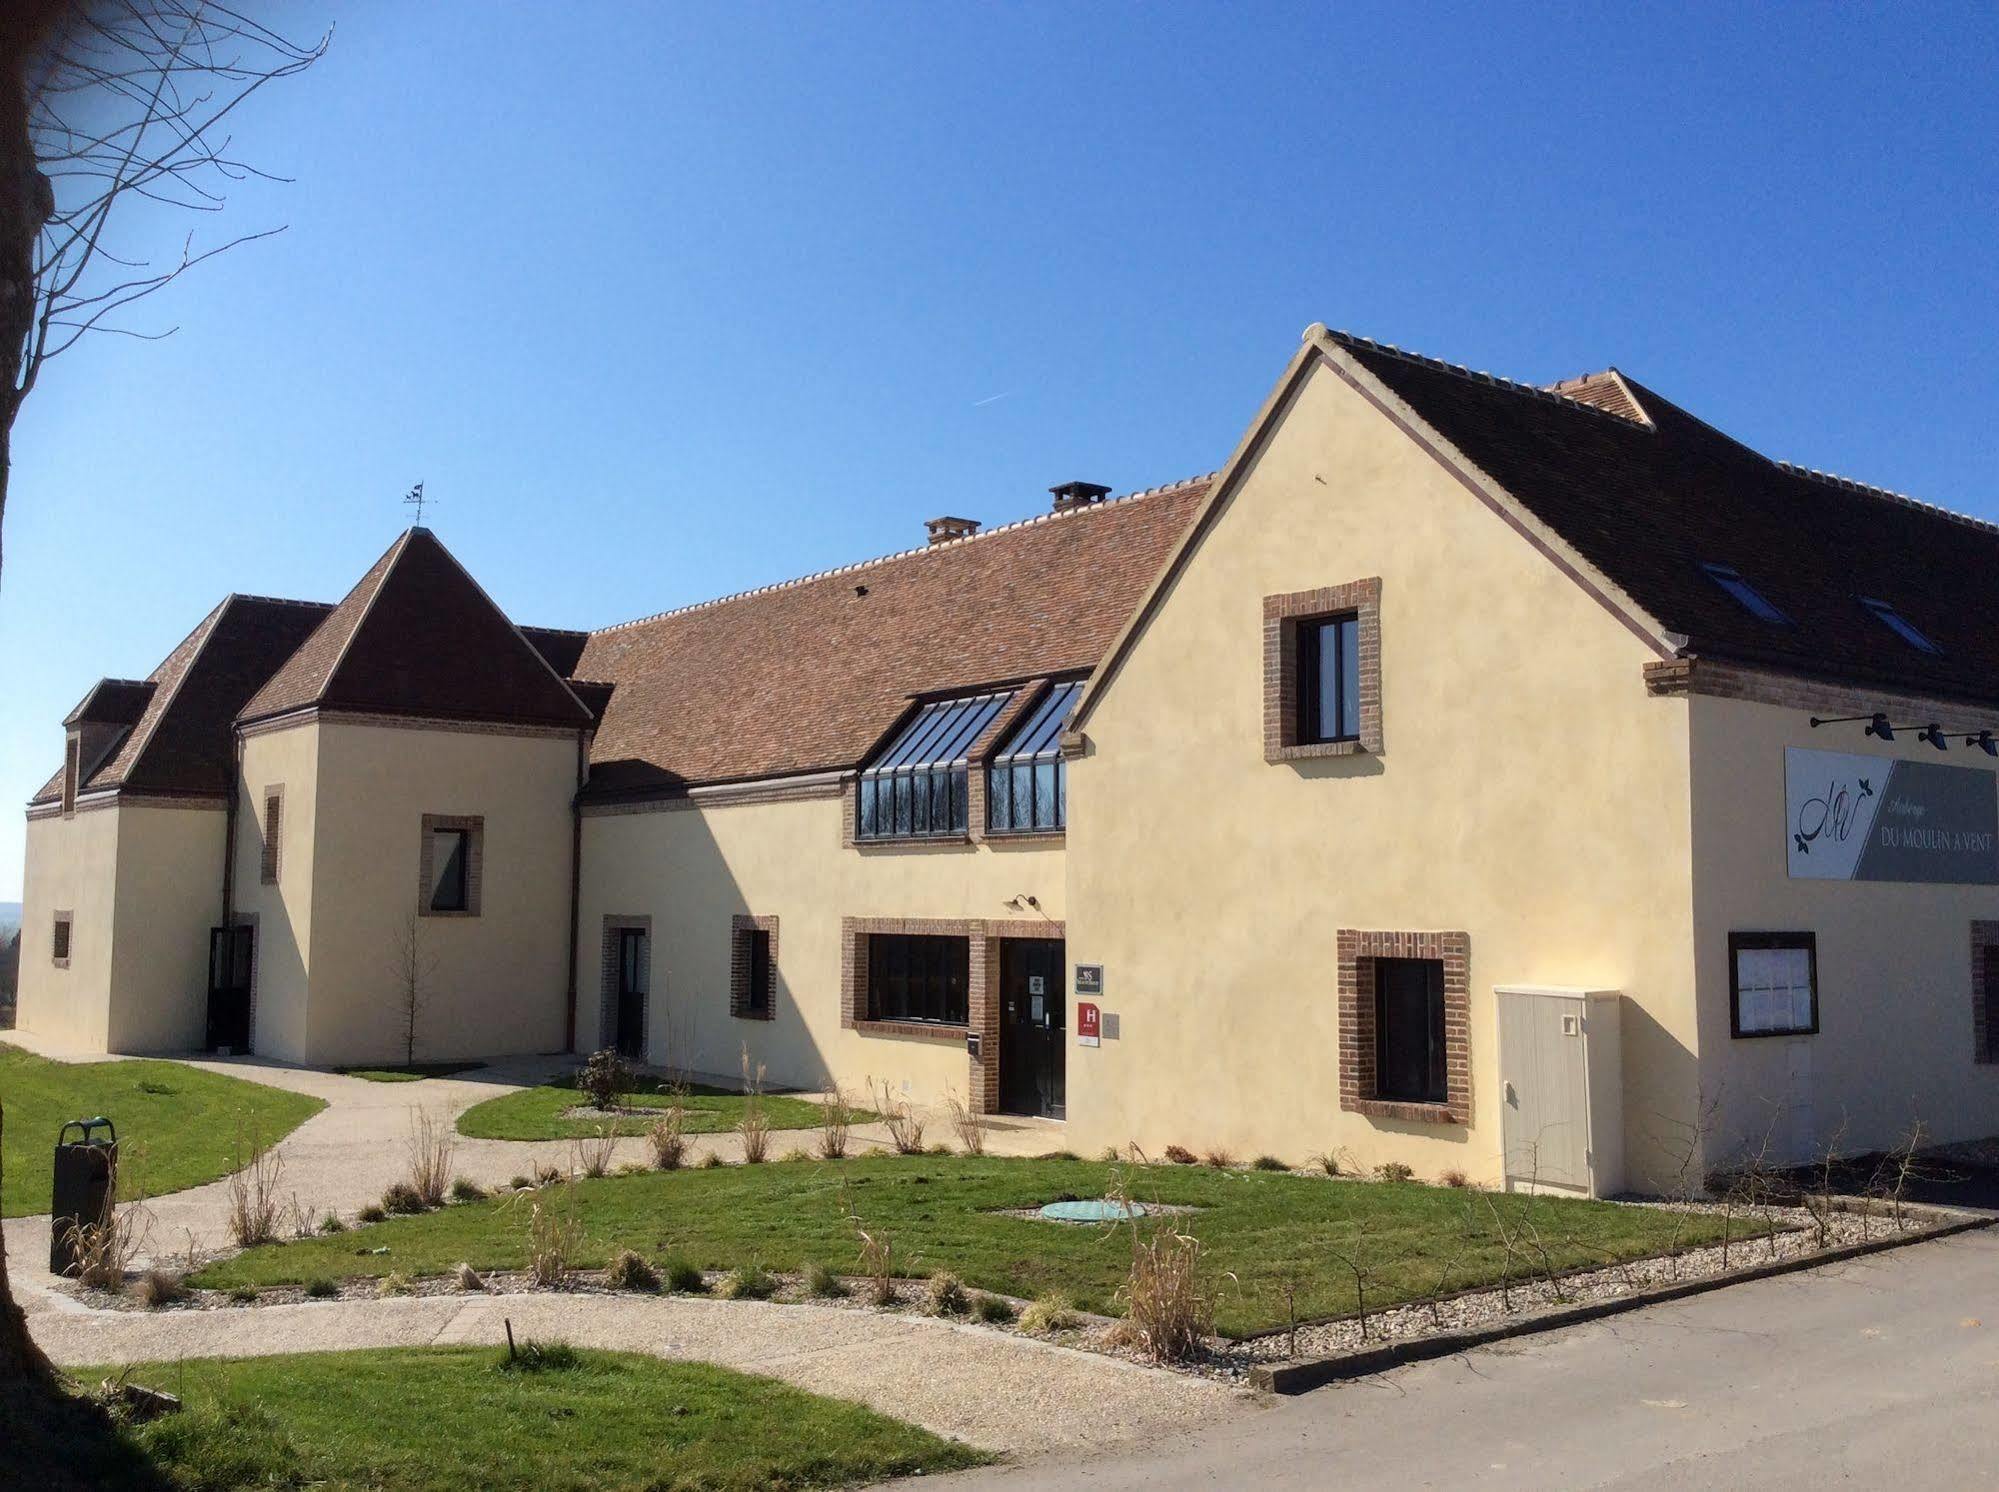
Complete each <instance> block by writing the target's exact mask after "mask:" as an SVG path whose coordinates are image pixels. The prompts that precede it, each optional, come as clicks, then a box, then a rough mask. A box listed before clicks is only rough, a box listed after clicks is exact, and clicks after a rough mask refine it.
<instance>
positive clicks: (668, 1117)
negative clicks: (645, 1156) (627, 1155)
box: [646, 1094, 687, 1171]
mask: <svg viewBox="0 0 1999 1492" xmlns="http://www.w3.org/2000/svg"><path fill="white" fill-rule="evenodd" d="M646 1143H647V1144H648V1145H650V1146H651V1147H652V1163H653V1168H654V1169H655V1170H659V1171H677V1170H679V1169H680V1163H681V1162H682V1161H684V1160H685V1159H687V1110H686V1109H684V1108H682V1107H681V1106H680V1100H679V1096H678V1095H677V1094H676V1095H675V1098H674V1101H673V1102H672V1103H670V1104H668V1105H667V1106H666V1107H665V1108H664V1109H662V1110H661V1111H660V1116H659V1117H658V1118H657V1119H655V1120H653V1122H652V1124H651V1126H650V1127H648V1128H647V1130H646Z"/></svg>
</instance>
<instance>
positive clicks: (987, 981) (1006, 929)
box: [840, 917, 1067, 1114]
mask: <svg viewBox="0 0 1999 1492" xmlns="http://www.w3.org/2000/svg"><path fill="white" fill-rule="evenodd" d="M875 933H887V934H891V935H893V934H916V935H923V934H928V935H931V936H935V937H949V938H965V939H967V940H968V941H969V942H970V944H971V947H970V950H969V954H970V956H969V957H968V958H967V959H966V980H965V983H966V990H965V1010H966V1015H967V1019H966V1023H965V1024H964V1025H962V1026H956V1025H952V1026H945V1025H932V1024H930V1023H928V1022H923V1021H871V1020H869V1019H868V1018H867V1015H866V1011H867V1005H868V938H869V937H870V936H872V935H873V934H875ZM1066 936H1067V933H1066V930H1065V925H1064V924H1063V923H1060V922H1055V921H1051V920H1045V919H1042V918H1033V919H1029V918H1024V917H1023V918H1013V917H999V918H981V917H967V918H935V917H842V918H841V919H840V1024H841V1025H842V1026H844V1027H846V1028H847V1029H849V1030H851V1031H857V1032H859V1033H860V1034H861V1035H863V1036H891V1037H905V1038H908V1039H911V1040H916V1041H936V1042H944V1043H958V1044H963V1043H964V1041H965V1038H966V1037H967V1036H971V1035H976V1036H977V1037H978V1038H979V1055H978V1056H976V1057H973V1056H971V1055H970V1054H969V1053H968V1054H967V1056H966V1064H967V1069H968V1070H967V1076H966V1081H967V1086H968V1087H969V1089H970V1100H969V1102H970V1104H971V1107H972V1108H973V1110H974V1111H976V1112H977V1113H981V1114H996V1113H998V1112H999V1096H1000V1095H999V1060H1000V1052H999V1016H1000V1002H999V998H998V995H999V986H1000V945H1001V944H1002V943H1003V942H1005V940H1006V939H1008V938H1047V939H1051V940H1056V941H1060V940H1063V939H1064V938H1066Z"/></svg>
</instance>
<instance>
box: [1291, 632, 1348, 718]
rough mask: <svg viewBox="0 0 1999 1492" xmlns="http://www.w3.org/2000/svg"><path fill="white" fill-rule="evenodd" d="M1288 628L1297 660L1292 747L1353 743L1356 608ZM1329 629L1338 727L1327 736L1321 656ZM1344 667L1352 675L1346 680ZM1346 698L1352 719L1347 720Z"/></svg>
mask: <svg viewBox="0 0 1999 1492" xmlns="http://www.w3.org/2000/svg"><path fill="white" fill-rule="evenodd" d="M1291 625H1292V627H1293V628H1294V629H1295V632H1296V636H1295V637H1294V639H1293V642H1292V646H1293V647H1294V648H1295V649H1296V650H1297V659H1298V661H1297V665H1296V666H1297V670H1298V718H1297V720H1296V721H1294V722H1293V726H1292V728H1293V730H1294V732H1295V733H1296V736H1297V744H1298V745H1300V746H1332V745H1337V744H1339V743H1341V742H1346V741H1358V740H1359V739H1360V737H1361V722H1360V713H1361V706H1360V692H1361V680H1360V610H1359V608H1358V607H1356V608H1353V609H1351V610H1347V611H1335V612H1328V613H1326V614H1325V615H1323V616H1308V617H1299V618H1298V619H1297V620H1296V621H1294V622H1293V623H1292V624H1291ZM1329 630H1330V631H1333V632H1334V635H1335V639H1336V640H1335V645H1334V648H1333V667H1334V672H1333V680H1334V682H1333V696H1334V699H1335V700H1336V701H1337V704H1338V708H1337V710H1336V711H1335V716H1336V726H1337V728H1336V729H1335V730H1334V731H1332V732H1331V733H1328V732H1326V731H1324V730H1322V729H1321V724H1322V721H1323V717H1324V713H1325V712H1324V704H1325V693H1324V690H1323V689H1322V687H1321V684H1322V676H1321V662H1322V660H1323V659H1324V657H1325V637H1326V633H1327V632H1328V631H1329ZM1349 638H1351V640H1352V641H1351V652H1352V654H1353V656H1352V658H1351V659H1350V658H1349V657H1348V653H1349V642H1348V639H1349ZM1349 668H1351V669H1352V670H1353V678H1352V679H1351V680H1349V679H1348V678H1347V670H1348V669H1349ZM1349 695H1351V703H1352V718H1351V719H1349V718H1347V714H1348V702H1349Z"/></svg>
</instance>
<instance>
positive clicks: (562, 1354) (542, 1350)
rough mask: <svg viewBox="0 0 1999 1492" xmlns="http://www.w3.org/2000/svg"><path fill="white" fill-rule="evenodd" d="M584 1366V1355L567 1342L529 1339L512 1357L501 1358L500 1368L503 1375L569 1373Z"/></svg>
mask: <svg viewBox="0 0 1999 1492" xmlns="http://www.w3.org/2000/svg"><path fill="white" fill-rule="evenodd" d="M582 1364H583V1357H582V1354H580V1353H579V1352H577V1350H576V1349H575V1348H574V1347H572V1346H570V1345H569V1344H568V1343H567V1342H537V1341H535V1340H534V1339H533V1338H529V1339H528V1340H527V1341H525V1342H523V1343H521V1345H520V1348H519V1350H518V1351H516V1352H514V1353H513V1354H512V1355H511V1356H508V1357H503V1358H501V1359H500V1362H499V1368H500V1371H501V1372H503V1373H567V1372H569V1371H570V1370H571V1369H572V1368H577V1367H581V1366H582Z"/></svg>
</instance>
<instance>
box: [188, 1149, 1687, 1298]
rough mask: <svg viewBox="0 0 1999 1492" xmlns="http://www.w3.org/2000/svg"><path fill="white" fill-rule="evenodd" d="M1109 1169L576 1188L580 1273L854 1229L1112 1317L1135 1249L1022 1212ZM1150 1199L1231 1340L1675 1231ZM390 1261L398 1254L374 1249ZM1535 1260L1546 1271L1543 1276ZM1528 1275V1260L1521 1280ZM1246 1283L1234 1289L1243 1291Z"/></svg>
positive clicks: (1610, 1216)
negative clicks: (1527, 1251)
mask: <svg viewBox="0 0 1999 1492" xmlns="http://www.w3.org/2000/svg"><path fill="white" fill-rule="evenodd" d="M1113 1179H1114V1178H1113V1168H1112V1167H1110V1166H1108V1165H1104V1164H1100V1163H1096V1162H1091V1161H1075V1160H1032V1161H1029V1160H1003V1159H997V1158H991V1157H988V1158H982V1159H981V1158H973V1157H969V1156H907V1157H905V1156H865V1157H860V1158H857V1159H854V1160H849V1161H845V1162H839V1163H830V1162H821V1161H791V1162H781V1163H777V1164H772V1165H763V1166H725V1167H719V1168H717V1169H713V1170H701V1171H672V1172H656V1173H652V1174H648V1175H642V1176H621V1177H606V1178H604V1179H602V1180H598V1181H581V1182H578V1183H576V1190H575V1194H574V1200H575V1206H576V1213H577V1219H578V1221H579V1222H580V1224H581V1225H582V1228H583V1232H584V1237H585V1242H584V1244H583V1246H582V1248H581V1250H580V1252H579V1257H578V1262H579V1263H580V1264H581V1265H582V1266H584V1267H592V1266H598V1265H602V1264H603V1263H605V1262H606V1261H607V1260H608V1259H609V1258H610V1256H611V1255H612V1254H613V1253H615V1252H616V1251H617V1250H618V1249H620V1248H634V1249H637V1250H639V1251H640V1252H641V1253H644V1254H647V1255H650V1256H654V1257H657V1256H660V1255H663V1254H666V1253H679V1254H683V1255H685V1256H687V1257H688V1258H689V1259H691V1260H692V1261H693V1262H694V1263H695V1264H697V1265H699V1266H700V1267H702V1268H704V1269H727V1268H732V1267H734V1266H736V1265H739V1264H746V1263H751V1262H760V1263H762V1264H763V1265H765V1266H766V1267H768V1268H771V1269H776V1270H786V1271H790V1270H797V1269H799V1268H801V1267H802V1266H804V1265H805V1264H807V1263H810V1262H815V1261H816V1262H819V1263H823V1264H826V1265H828V1266H829V1267H831V1268H833V1269H834V1270H836V1271H839V1272H842V1273H847V1274H852V1273H854V1272H856V1267H857V1266H856V1257H855V1256H856V1242H855V1232H854V1224H853V1221H852V1218H851V1217H850V1215H849V1212H850V1210H851V1214H852V1217H858V1218H859V1219H861V1221H862V1222H863V1223H865V1225H866V1226H867V1228H868V1229H869V1230H870V1231H871V1232H884V1231H885V1232H886V1233H887V1234H888V1235H889V1236H890V1238H891V1239H892V1240H893V1242H894V1247H895V1258H896V1270H897V1272H898V1273H900V1274H903V1275H907V1276H922V1275H927V1274H930V1273H932V1272H934V1271H938V1270H949V1271H951V1272H953V1273H955V1274H957V1275H958V1276H960V1277H961V1278H962V1279H964V1280H965V1282H966V1283H967V1284H970V1285H974V1286H978V1287H980V1288H983V1289H987V1290H995V1291H1000V1292H1002V1293H1005V1294H1008V1295H1013V1296H1019V1297H1031V1296H1034V1295H1038V1294H1041V1293H1043V1292H1045V1291H1049V1290H1062V1291H1066V1292H1067V1293H1068V1294H1069V1295H1070V1296H1071V1297H1072V1298H1073V1299H1074V1300H1075V1301H1076V1303H1077V1304H1078V1305H1080V1306H1082V1307H1083V1308H1084V1309H1086V1310H1092V1311H1099V1312H1104V1313H1107V1314H1115V1311H1116V1307H1115V1300H1114V1297H1115V1294H1116V1291H1117V1288H1118V1286H1119V1285H1120V1284H1122V1283H1123V1281H1124V1278H1125V1275H1126V1273H1127V1271H1128V1269H1129V1266H1130V1247H1129V1241H1128V1238H1127V1237H1126V1236H1125V1234H1124V1233H1122V1232H1120V1231H1117V1230H1112V1229H1103V1228H1094V1227H1074V1226H1065V1225H1062V1224H1058V1223H1048V1222H1042V1221H1040V1220H1038V1219H1029V1218H1019V1217H1010V1216H1007V1215H1006V1214H1005V1212H1004V1210H1003V1209H1007V1208H1018V1207H1034V1206H1038V1205H1040V1204H1041V1203H1044V1202H1048V1201H1054V1200H1059V1199H1062V1198H1075V1197H1099V1196H1102V1195H1103V1194H1104V1192H1105V1191H1106V1189H1107V1188H1108V1187H1109V1185H1110V1184H1111V1182H1112V1181H1113ZM1131 1182H1132V1192H1133V1194H1134V1195H1135V1196H1136V1197H1138V1198H1139V1199H1141V1200H1154V1201H1161V1202H1167V1203H1178V1204H1184V1205H1187V1206H1191V1207H1194V1208H1197V1209H1198V1210H1197V1211H1194V1212H1191V1213H1183V1214H1179V1215H1177V1216H1176V1217H1175V1219H1174V1221H1175V1222H1176V1223H1178V1224H1179V1225H1180V1226H1181V1227H1182V1228H1183V1230H1185V1231H1187V1232H1190V1233H1192V1234H1193V1235H1194V1236H1195V1237H1197V1238H1199V1239H1200V1241H1201V1243H1202V1245H1203V1248H1204V1251H1205V1252H1204V1255H1203V1258H1204V1263H1205V1267H1206V1269H1207V1270H1208V1271H1209V1276H1210V1278H1211V1280H1212V1281H1213V1282H1214V1283H1215V1285H1216V1287H1217V1290H1218V1293H1219V1306H1218V1310H1217V1313H1216V1324H1217V1326H1218V1327H1219V1328H1220V1329H1221V1330H1222V1331H1224V1332H1225V1333H1228V1334H1231V1335H1241V1334H1246V1333H1249V1332H1254V1331H1257V1330H1261V1329H1264V1328H1269V1327H1275V1326H1279V1325H1282V1324H1283V1323H1284V1322H1285V1320H1286V1319H1287V1313H1286V1305H1285V1289H1286V1286H1287V1284H1295V1287H1296V1299H1297V1310H1298V1317H1299V1319H1300V1320H1307V1319H1313V1318H1323V1317H1329V1316H1337V1315H1342V1314H1346V1313H1348V1312H1351V1311H1352V1309H1353V1306H1354V1286H1353V1275H1352V1273H1351V1271H1350V1270H1349V1269H1348V1268H1347V1266H1346V1265H1344V1264H1343V1263H1341V1261H1340V1258H1339V1257H1338V1256H1339V1255H1340V1254H1342V1253H1344V1254H1346V1255H1348V1256H1350V1257H1355V1258H1357V1259H1359V1261H1360V1262H1361V1265H1362V1268H1363V1269H1364V1270H1366V1271H1369V1272H1371V1276H1372V1277H1371V1278H1370V1280H1369V1283H1368V1287H1367V1296H1368V1303H1369V1306H1370V1308H1373V1307H1375V1306H1377V1305H1385V1304H1390V1303H1393V1302H1396V1301H1404V1300H1410V1299H1420V1298H1422V1297H1425V1296H1427V1295H1429V1294H1431V1293H1432V1292H1433V1291H1435V1290H1437V1289H1438V1285H1439V1281H1440V1280H1442V1281H1443V1282H1444V1286H1445V1288H1447V1289H1450V1290H1461V1289H1465V1288H1468V1287H1471V1286H1474V1285H1479V1284H1486V1283H1492V1282H1495V1281H1497V1280H1499V1279H1500V1278H1501V1277H1502V1276H1503V1275H1504V1274H1505V1272H1506V1271H1507V1269H1508V1267H1509V1266H1508V1261H1507V1255H1506V1249H1505V1247H1504V1245H1503V1243H1502V1235H1501V1232H1500V1229H1499V1227H1498V1226H1497V1225H1496V1224H1495V1217H1497V1218H1499V1219H1502V1220H1504V1222H1505V1224H1506V1228H1507V1229H1508V1230H1509V1231H1511V1230H1513V1229H1516V1228H1517V1227H1519V1225H1520V1224H1521V1223H1522V1221H1523V1220H1525V1221H1527V1222H1530V1223H1531V1224H1532V1226H1533V1230H1534V1231H1535V1233H1537V1234H1538V1236H1539V1238H1540V1239H1541V1241H1542V1242H1543V1243H1544V1244H1545V1245H1546V1247H1547V1251H1548V1256H1549V1259H1550V1261H1551V1262H1552V1263H1553V1264H1554V1266H1555V1267H1557V1268H1572V1267H1579V1266H1583V1265H1590V1264H1601V1263H1604V1262H1606V1261H1608V1260H1611V1259H1627V1258H1637V1257H1642V1256H1644V1255H1647V1254H1653V1253H1659V1252H1662V1251H1664V1250H1665V1249H1666V1248H1667V1247H1669V1246H1670V1244H1671V1241H1672V1233H1673V1228H1674V1219H1673V1218H1672V1217H1670V1216H1669V1215H1667V1214H1666V1213H1664V1212H1662V1211H1660V1210H1657V1209H1648V1208H1636V1207H1622V1206H1616V1205H1613V1204H1610V1203H1605V1202H1584V1201H1570V1200H1565V1199H1553V1198H1546V1197H1542V1198H1528V1197H1522V1196H1508V1195H1490V1194H1486V1193H1479V1192H1471V1191H1454V1190H1451V1189H1449V1188H1445V1187H1429V1186H1423V1185H1420V1184H1417V1183H1414V1182H1360V1181H1332V1180H1325V1179H1321V1178H1317V1177H1308V1176H1292V1175H1287V1174H1283V1173H1265V1172H1256V1171H1214V1170H1209V1169H1207V1168H1205V1167H1181V1166H1160V1167H1150V1168H1146V1169H1145V1170H1143V1171H1140V1172H1137V1173H1136V1174H1134V1175H1133V1176H1132V1177H1131ZM527 1217H528V1209H526V1208H525V1207H523V1206H521V1205H520V1203H519V1202H518V1201H510V1200H507V1199H501V1200H499V1201H496V1202H484V1203H472V1204H466V1205H458V1206H453V1207H450V1208H447V1209H445V1210H444V1211H441V1212H434V1213H430V1214H428V1215H425V1216H420V1217H409V1218H392V1219H391V1220H389V1221H388V1222H385V1223H380V1224H376V1225H374V1226H372V1227H368V1228H364V1229H362V1230H360V1231H358V1232H354V1233H349V1234H343V1235H339V1236H337V1237H330V1238H323V1239H312V1240H306V1241H301V1242H295V1243H285V1244H277V1245H271V1246H267V1247H264V1248H258V1249H252V1250H250V1251H248V1252H246V1253H243V1254H240V1255H237V1256H236V1257H234V1258H231V1259H226V1260H223V1261H221V1262H219V1263H217V1264H215V1265H212V1266H210V1267H209V1268H208V1269H207V1270H205V1271H203V1272H202V1273H201V1274H200V1275H199V1276H197V1277H196V1280H195V1283H197V1284H201V1285H208V1286H215V1287H227V1286H233V1285H244V1284H247V1285H266V1284H279V1283H291V1284H297V1283H302V1282H305V1281H308V1280H311V1279H314V1278H317V1277H337V1276H352V1275H373V1276H380V1275H384V1274H388V1273H390V1272H392V1271H400V1272H403V1273H407V1274H413V1275H422V1274H441V1273H444V1272H445V1271H447V1270H450V1269H451V1268H453V1267H454V1266H455V1265H456V1264H457V1263H458V1261H459V1260H461V1259H465V1260H469V1261H470V1262H471V1263H472V1264H473V1265H474V1266H475V1267H478V1268H480V1269H518V1268H521V1267H523V1266H524V1264H525V1263H526V1259H527ZM1717 1233H1718V1224H1717V1222H1716V1221H1715V1220H1714V1219H1711V1218H1707V1217H1694V1218H1690V1219H1687V1220H1686V1221H1685V1224H1684V1227H1683V1230H1682V1234H1681V1241H1682V1242H1683V1243H1692V1242H1695V1241H1701V1240H1707V1239H1710V1238H1712V1237H1714V1236H1717ZM379 1250H386V1252H373V1251H379ZM1539 1264H1540V1258H1539V1255H1538V1254H1537V1255H1536V1256H1535V1259H1534V1266H1539ZM1529 1267H1530V1266H1529V1265H1528V1264H1527V1262H1526V1260H1525V1259H1523V1258H1522V1257H1521V1256H1520V1255H1519V1254H1518V1252H1516V1254H1515V1256H1514V1259H1513V1261H1512V1265H1511V1268H1512V1269H1513V1271H1514V1272H1515V1274H1516V1276H1517V1275H1518V1274H1519V1273H1521V1272H1522V1271H1524V1270H1526V1269H1528V1268H1529ZM1231 1275H1232V1276H1233V1277H1234V1278H1233V1279H1232V1280H1231V1279H1229V1278H1228V1276H1231Z"/></svg>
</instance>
